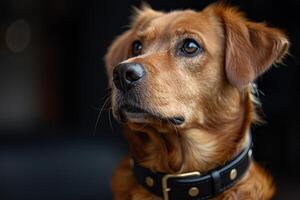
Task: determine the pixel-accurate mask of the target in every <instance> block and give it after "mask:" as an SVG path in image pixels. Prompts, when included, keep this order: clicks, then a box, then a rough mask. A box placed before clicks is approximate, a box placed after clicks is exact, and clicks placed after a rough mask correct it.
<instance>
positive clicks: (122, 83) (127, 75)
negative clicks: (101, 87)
mask: <svg viewBox="0 0 300 200" xmlns="http://www.w3.org/2000/svg"><path fill="white" fill-rule="evenodd" d="M144 75H145V69H144V67H143V65H141V64H139V63H121V64H119V65H117V66H116V67H115V69H114V71H113V81H114V84H115V86H116V87H117V88H118V89H119V90H122V91H124V92H126V91H128V90H129V89H130V88H131V87H132V86H133V85H134V84H135V83H136V82H138V81H140V80H141V79H142V78H143V77H144Z"/></svg>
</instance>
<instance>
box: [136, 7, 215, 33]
mask: <svg viewBox="0 0 300 200" xmlns="http://www.w3.org/2000/svg"><path fill="white" fill-rule="evenodd" d="M210 27H211V24H210V17H209V16H207V15H206V14H205V13H203V12H196V11H193V10H182V11H172V12H169V13H165V14H162V15H161V16H159V17H156V18H154V19H152V20H150V21H148V22H147V24H146V25H144V26H142V27H140V28H139V29H138V32H137V35H138V36H140V37H141V38H143V37H146V38H153V37H160V35H162V34H168V35H170V34H173V33H174V34H177V33H180V32H185V31H187V32H188V31H189V30H190V31H193V32H194V31H199V32H203V33H206V32H210V30H209V29H210Z"/></svg>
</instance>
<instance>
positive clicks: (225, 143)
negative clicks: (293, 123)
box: [105, 4, 289, 200]
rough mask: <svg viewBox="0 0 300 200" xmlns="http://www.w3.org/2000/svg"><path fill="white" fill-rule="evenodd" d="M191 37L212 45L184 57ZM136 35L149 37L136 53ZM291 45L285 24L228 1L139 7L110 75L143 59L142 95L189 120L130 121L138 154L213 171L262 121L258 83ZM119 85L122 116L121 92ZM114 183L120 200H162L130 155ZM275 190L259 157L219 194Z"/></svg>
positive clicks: (110, 61) (113, 56)
mask: <svg viewBox="0 0 300 200" xmlns="http://www.w3.org/2000/svg"><path fill="white" fill-rule="evenodd" d="M184 37H194V38H197V40H198V41H200V43H201V45H202V46H203V47H204V49H205V51H204V52H203V53H202V54H201V55H200V56H198V57H196V58H193V59H189V58H182V57H178V56H177V55H176V54H175V53H174V51H173V49H174V48H175V47H174V45H175V43H176V41H178V40H181V39H182V38H184ZM136 39H139V40H141V41H143V44H144V49H143V53H142V55H140V56H137V57H131V55H130V49H131V44H132V42H133V41H135V40H136ZM288 45H289V43H288V40H287V38H286V36H285V35H284V34H283V32H281V31H280V30H278V29H275V28H270V27H267V26H266V25H265V24H259V23H254V22H250V21H248V20H247V19H246V18H244V17H243V16H242V14H241V13H240V12H239V11H238V10H236V9H235V8H231V7H227V6H224V5H220V4H218V5H217V4H214V5H211V6H209V7H207V8H206V9H204V10H203V11H201V12H196V11H192V10H184V11H174V12H170V13H163V12H158V11H154V10H152V9H151V8H149V7H144V8H142V9H141V10H137V13H136V15H135V16H134V17H133V22H132V24H131V27H130V29H129V30H128V31H126V32H125V33H124V34H122V35H121V36H120V37H118V38H117V39H116V40H115V41H114V42H113V44H112V46H111V47H110V49H109V51H108V53H107V55H106V57H105V60H106V65H107V73H108V76H109V77H110V79H111V77H112V70H113V68H114V66H115V65H117V64H118V63H120V62H138V63H142V64H143V65H144V66H145V68H146V69H147V73H148V74H149V76H148V77H149V78H148V79H147V80H146V81H145V83H144V84H143V92H140V93H139V94H138V95H139V96H138V97H139V102H140V103H141V104H142V105H143V106H145V107H147V108H149V109H150V110H153V111H155V112H156V113H160V115H162V116H166V117H170V116H177V115H183V116H184V118H185V122H184V124H182V125H180V126H175V125H172V124H169V123H166V122H162V121H160V120H159V119H156V118H153V117H149V118H148V119H147V123H142V124H140V123H133V122H130V121H128V122H127V123H126V124H124V127H125V128H124V129H125V131H124V132H125V136H126V138H127V139H128V142H129V145H130V150H131V155H132V156H134V157H135V158H136V160H137V161H138V162H139V163H140V164H141V165H143V166H145V167H147V168H150V169H152V170H153V171H158V172H164V173H182V172H189V171H200V172H206V171H208V170H210V169H213V168H215V167H217V166H219V165H222V164H224V163H225V162H226V161H228V160H230V159H231V158H233V157H234V156H235V155H236V154H237V153H239V152H240V151H241V149H242V148H243V147H244V146H245V143H246V142H247V139H248V137H247V132H248V130H249V127H250V125H251V123H252V122H253V121H254V120H255V106H254V103H253V100H252V98H253V97H252V95H251V91H250V90H251V82H253V81H254V79H255V78H257V77H258V76H259V75H261V74H262V73H263V72H265V71H266V70H267V69H268V68H269V67H270V65H271V64H272V63H274V62H276V61H280V60H281V59H282V57H283V56H284V55H285V54H286V53H287V50H288ZM110 84H112V81H111V80H110ZM112 87H113V89H112V108H113V111H114V114H115V115H116V104H117V102H116V101H117V98H116V96H117V95H118V94H117V92H118V91H117V89H116V88H115V87H114V86H113V85H112ZM112 189H113V193H114V198H115V199H116V200H144V199H145V200H146V199H149V200H150V199H152V200H155V199H157V200H158V199H160V198H158V197H156V196H154V195H153V194H151V193H149V192H148V191H146V190H145V189H143V188H142V187H141V186H139V185H138V184H137V183H136V182H135V180H134V177H133V174H132V171H131V169H130V165H129V157H126V158H125V159H124V160H123V161H122V162H121V163H120V165H119V166H118V168H117V169H116V171H115V174H114V177H113V182H112ZM273 193H274V186H273V183H272V179H271V177H270V176H269V175H268V174H267V173H266V172H265V171H264V170H263V169H262V168H261V167H260V166H258V165H257V164H256V163H255V162H254V161H253V162H252V164H251V166H250V169H249V170H248V172H247V174H246V176H245V177H243V179H242V180H241V181H239V182H238V183H237V184H236V185H235V186H234V187H232V188H231V189H229V190H227V191H226V192H224V193H222V194H221V195H219V196H218V197H216V198H215V199H230V200H232V199H256V200H257V199H270V198H271V197H272V195H273Z"/></svg>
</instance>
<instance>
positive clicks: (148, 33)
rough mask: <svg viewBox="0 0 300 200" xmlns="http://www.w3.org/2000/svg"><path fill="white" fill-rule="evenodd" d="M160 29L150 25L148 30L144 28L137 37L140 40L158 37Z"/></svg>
mask: <svg viewBox="0 0 300 200" xmlns="http://www.w3.org/2000/svg"><path fill="white" fill-rule="evenodd" d="M157 33H158V30H156V29H155V28H154V27H149V28H147V29H146V30H142V31H139V32H137V37H138V38H139V39H140V40H153V39H155V38H156V37H157V35H158V34H157Z"/></svg>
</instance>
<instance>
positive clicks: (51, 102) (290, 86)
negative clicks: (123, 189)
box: [0, 0, 300, 200]
mask: <svg viewBox="0 0 300 200" xmlns="http://www.w3.org/2000/svg"><path fill="white" fill-rule="evenodd" d="M148 2H149V3H150V4H151V5H152V7H153V8H154V9H162V10H166V11H169V10H174V9H183V8H193V9H196V10H200V9H202V8H204V7H205V6H206V5H207V4H209V3H210V2H212V1H200V0H197V1H196V0H172V1H158V0H157V1H148ZM227 2H229V3H231V4H232V5H235V6H239V7H240V8H241V9H242V10H243V11H245V12H246V13H247V16H248V17H249V18H250V19H252V20H255V21H266V22H268V24H270V25H272V26H276V27H280V28H282V29H284V30H286V32H287V33H288V34H289V37H290V40H291V43H292V46H291V50H290V53H291V55H290V56H288V57H287V59H285V61H284V63H285V65H283V66H280V67H274V68H273V69H272V70H270V71H269V72H268V73H267V74H265V75H264V76H263V77H262V78H260V79H259V80H258V81H257V83H258V87H259V89H260V90H261V91H262V93H263V94H262V93H261V95H260V99H261V101H262V105H263V108H264V113H265V116H264V119H265V120H266V121H267V123H266V124H265V125H263V126H255V127H254V128H253V132H254V140H255V154H254V156H255V158H256V160H258V161H259V162H260V163H261V164H262V165H264V166H266V168H267V169H268V170H269V171H271V172H272V173H273V175H274V177H275V181H276V184H277V191H278V193H277V197H276V198H275V199H299V196H300V191H299V188H300V181H299V179H300V173H299V171H298V170H299V167H300V144H299V140H300V125H299V124H300V121H299V119H300V117H299V111H300V110H299V106H298V102H299V100H300V99H299V95H298V93H299V85H300V84H299V83H300V68H299V63H300V62H299V55H300V52H299V51H300V26H299V24H300V23H299V22H300V15H299V12H300V11H299V9H300V1H298V0H285V1H274V0H264V1H261V0H247V1H246V0H243V1H242V0H240V1H237V0H235V1H227ZM140 4H141V2H140V1H134V0H132V1H129V0H128V1H125V0H119V1H99V0H98V1H92V0H91V1H71V0H43V1H40V0H26V1H19V0H1V1H0V199H4V200H13V199H17V200H19V199H20V200H22V199H45V200H46V199H85V200H96V199H101V200H102V199H111V198H112V197H111V192H110V188H109V182H110V176H111V173H112V170H113V168H114V167H115V166H116V164H117V162H118V160H119V159H120V158H121V157H122V156H123V155H124V154H126V152H127V146H126V142H125V141H124V139H123V138H122V135H121V133H120V127H119V126H118V124H117V123H115V122H114V121H113V120H112V119H111V120H110V117H109V116H110V114H109V111H108V109H107V108H108V107H104V109H103V112H102V114H101V116H100V117H99V123H98V124H97V123H96V121H97V118H98V116H99V113H100V110H101V107H102V105H103V104H104V102H105V100H106V99H107V97H108V95H109V90H108V89H107V84H106V82H107V79H106V74H105V69H104V63H103V59H102V58H103V55H104V54H105V52H106V50H107V47H108V46H109V44H110V43H111V41H112V40H113V39H114V38H115V37H116V36H117V35H118V34H120V33H122V32H123V31H124V30H125V25H127V24H128V22H129V20H128V19H129V16H130V13H131V10H132V5H135V6H139V5H140ZM94 129H95V130H96V131H94ZM297 197H298V198H297Z"/></svg>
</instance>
